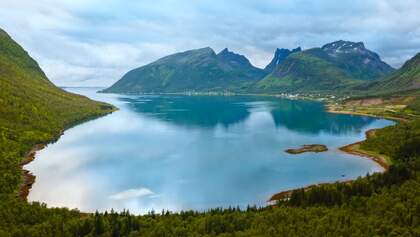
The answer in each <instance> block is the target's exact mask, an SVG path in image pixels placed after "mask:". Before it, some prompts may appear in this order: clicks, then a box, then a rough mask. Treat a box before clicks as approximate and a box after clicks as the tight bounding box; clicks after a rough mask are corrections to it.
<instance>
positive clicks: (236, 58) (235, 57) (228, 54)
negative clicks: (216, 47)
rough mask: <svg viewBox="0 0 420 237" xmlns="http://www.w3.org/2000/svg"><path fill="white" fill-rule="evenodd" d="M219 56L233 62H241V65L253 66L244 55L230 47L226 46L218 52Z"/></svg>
mask: <svg viewBox="0 0 420 237" xmlns="http://www.w3.org/2000/svg"><path fill="white" fill-rule="evenodd" d="M217 57H218V58H220V59H222V60H225V61H230V62H232V63H239V64H241V65H246V66H251V63H250V62H249V60H248V59H247V58H246V57H245V56H244V55H241V54H237V53H235V52H232V51H229V49H228V48H224V49H223V50H222V51H220V52H219V53H218V54H217Z"/></svg>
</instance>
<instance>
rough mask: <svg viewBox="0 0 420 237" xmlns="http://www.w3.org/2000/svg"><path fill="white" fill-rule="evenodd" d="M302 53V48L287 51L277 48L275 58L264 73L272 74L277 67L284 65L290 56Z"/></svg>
mask: <svg viewBox="0 0 420 237" xmlns="http://www.w3.org/2000/svg"><path fill="white" fill-rule="evenodd" d="M300 51H302V48H301V47H297V48H295V49H292V50H290V49H285V48H277V49H276V51H275V52H274V57H273V59H272V60H271V62H270V63H269V64H268V65H267V66H266V67H265V68H264V71H266V72H267V73H270V72H272V71H273V70H274V69H275V68H276V66H277V65H279V64H280V63H282V62H283V61H284V60H285V59H286V58H287V57H288V56H289V55H290V54H292V53H296V52H300Z"/></svg>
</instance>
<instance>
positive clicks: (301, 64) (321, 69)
mask: <svg viewBox="0 0 420 237" xmlns="http://www.w3.org/2000/svg"><path fill="white" fill-rule="evenodd" d="M393 70H394V69H392V68H391V67H390V66H389V65H387V64H386V63H384V62H383V61H381V59H380V58H379V56H378V55H377V54H376V53H374V52H371V51H369V50H367V49H366V48H365V47H364V45H363V43H353V42H349V41H336V42H333V43H329V44H326V45H324V46H323V47H322V48H312V49H308V50H305V51H302V52H297V53H293V54H291V55H290V56H288V57H287V58H286V59H285V60H284V61H283V62H282V63H280V64H279V65H277V67H276V68H275V69H274V70H273V72H272V73H271V74H269V75H268V76H267V77H266V78H264V79H263V80H261V81H259V82H258V83H257V84H256V86H255V88H254V90H255V91H264V92H270V93H273V92H323V91H324V92H325V91H327V92H331V91H334V92H337V91H345V90H348V88H350V87H353V86H356V85H359V84H362V83H363V82H364V81H367V80H374V79H378V78H381V77H383V76H384V75H387V74H389V73H391V72H392V71H393Z"/></svg>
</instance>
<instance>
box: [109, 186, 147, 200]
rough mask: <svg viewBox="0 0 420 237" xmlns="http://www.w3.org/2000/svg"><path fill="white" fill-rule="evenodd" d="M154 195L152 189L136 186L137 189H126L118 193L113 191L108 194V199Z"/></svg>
mask: <svg viewBox="0 0 420 237" xmlns="http://www.w3.org/2000/svg"><path fill="white" fill-rule="evenodd" d="M152 195H155V193H154V192H152V190H150V189H148V188H137V189H127V190H124V191H122V192H119V193H115V194H112V195H110V196H109V198H110V199H114V200H125V199H132V198H142V197H146V196H152Z"/></svg>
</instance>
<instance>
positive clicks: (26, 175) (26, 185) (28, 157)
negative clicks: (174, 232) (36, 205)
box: [18, 144, 46, 201]
mask: <svg viewBox="0 0 420 237" xmlns="http://www.w3.org/2000/svg"><path fill="white" fill-rule="evenodd" d="M45 147H46V145H45V144H36V145H35V146H33V147H32V149H31V150H30V151H29V152H27V153H26V154H25V156H24V158H23V160H22V161H21V162H20V163H19V166H20V168H21V170H22V176H23V181H22V183H21V184H20V187H19V191H18V197H19V198H21V199H23V200H25V201H27V200H28V195H29V191H30V190H31V188H32V185H33V184H34V183H35V178H36V176H35V175H33V174H32V173H31V172H30V171H29V170H27V169H25V168H24V166H25V165H27V164H29V163H31V162H32V161H33V160H35V156H36V153H37V152H38V151H40V150H42V149H44V148H45Z"/></svg>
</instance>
